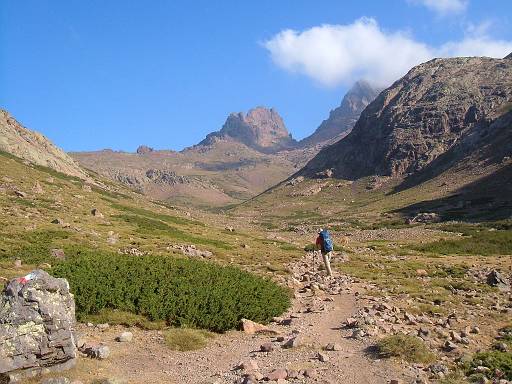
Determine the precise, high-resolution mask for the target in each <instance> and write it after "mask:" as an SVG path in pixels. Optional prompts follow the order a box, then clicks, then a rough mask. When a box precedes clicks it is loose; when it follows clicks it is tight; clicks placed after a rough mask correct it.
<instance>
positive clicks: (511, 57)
mask: <svg viewBox="0 0 512 384" xmlns="http://www.w3.org/2000/svg"><path fill="white" fill-rule="evenodd" d="M504 59H512V52H510V53H509V54H508V55H507V56H505V57H504Z"/></svg>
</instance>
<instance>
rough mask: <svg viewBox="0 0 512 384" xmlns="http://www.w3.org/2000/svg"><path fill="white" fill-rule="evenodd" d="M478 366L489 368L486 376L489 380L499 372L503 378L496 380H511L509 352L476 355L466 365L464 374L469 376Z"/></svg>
mask: <svg viewBox="0 0 512 384" xmlns="http://www.w3.org/2000/svg"><path fill="white" fill-rule="evenodd" d="M478 366H483V367H487V368H489V371H488V373H487V374H486V376H487V377H488V378H489V379H492V378H495V373H496V372H501V373H502V374H503V377H496V378H503V379H506V380H512V353H510V352H501V351H486V352H479V353H476V354H475V355H474V356H473V359H472V361H471V362H470V363H469V364H468V365H467V367H466V373H467V374H468V375H471V374H472V373H473V372H474V370H475V368H476V367H478ZM470 378H471V376H470Z"/></svg>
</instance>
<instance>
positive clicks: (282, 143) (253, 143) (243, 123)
mask: <svg viewBox="0 0 512 384" xmlns="http://www.w3.org/2000/svg"><path fill="white" fill-rule="evenodd" d="M223 138H230V139H233V140H235V141H238V142H240V143H243V144H245V145H247V146H248V147H251V148H253V149H256V150H258V151H260V152H275V151H278V150H280V149H285V148H289V147H292V146H293V145H294V143H295V140H293V139H292V137H291V135H290V133H289V132H288V130H287V129H286V126H285V125H284V122H283V119H282V118H281V116H280V115H279V113H278V112H277V111H276V110H275V109H273V108H266V107H262V106H258V107H256V108H252V109H250V110H249V111H248V112H247V114H245V113H243V112H237V113H231V114H230V115H229V116H228V118H227V120H226V122H225V123H224V125H223V126H222V129H221V130H220V131H218V132H213V133H210V134H209V135H208V136H206V138H205V139H204V140H203V141H201V142H200V143H199V145H211V144H212V143H213V142H215V140H217V139H223Z"/></svg>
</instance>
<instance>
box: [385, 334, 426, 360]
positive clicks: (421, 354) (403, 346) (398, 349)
mask: <svg viewBox="0 0 512 384" xmlns="http://www.w3.org/2000/svg"><path fill="white" fill-rule="evenodd" d="M377 348H378V351H379V355H380V356H381V357H385V358H386V357H399V358H401V359H403V360H406V361H408V362H411V363H431V362H433V361H435V360H436V356H435V355H434V354H433V353H432V352H430V350H429V349H428V348H427V346H426V345H425V343H424V342H423V341H421V340H420V339H419V338H417V337H414V336H409V335H404V334H402V333H399V334H396V335H392V336H388V337H385V338H383V339H382V340H380V341H379V343H378V344H377Z"/></svg>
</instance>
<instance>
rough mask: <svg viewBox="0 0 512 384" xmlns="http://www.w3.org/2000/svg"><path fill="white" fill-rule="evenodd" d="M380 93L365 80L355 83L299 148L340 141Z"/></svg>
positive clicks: (303, 140)
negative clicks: (338, 104) (339, 103)
mask: <svg viewBox="0 0 512 384" xmlns="http://www.w3.org/2000/svg"><path fill="white" fill-rule="evenodd" d="M380 91H381V89H377V88H375V87H373V86H372V85H370V84H369V83H368V82H366V81H365V80H359V81H357V82H356V83H355V84H354V85H353V86H352V88H350V90H349V91H348V92H347V93H346V95H345V96H344V97H343V100H342V102H341V105H340V106H339V107H338V108H336V109H333V110H332V111H331V112H330V114H329V118H328V119H326V120H324V121H323V122H322V124H320V126H319V127H318V128H317V129H316V131H315V132H314V133H313V134H311V135H310V136H308V137H306V138H304V139H302V140H301V141H300V142H299V144H300V146H302V147H308V146H313V145H316V144H319V143H323V142H326V141H330V140H336V139H340V138H341V137H342V136H343V135H344V134H348V132H350V130H351V129H352V128H353V127H354V125H355V124H356V122H357V119H359V116H360V115H361V112H363V110H364V109H365V108H366V106H367V105H368V104H370V103H371V102H372V101H373V100H375V98H376V97H377V96H378V94H379V93H380Z"/></svg>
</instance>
